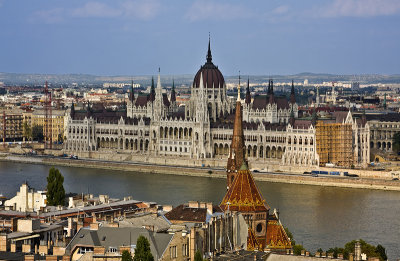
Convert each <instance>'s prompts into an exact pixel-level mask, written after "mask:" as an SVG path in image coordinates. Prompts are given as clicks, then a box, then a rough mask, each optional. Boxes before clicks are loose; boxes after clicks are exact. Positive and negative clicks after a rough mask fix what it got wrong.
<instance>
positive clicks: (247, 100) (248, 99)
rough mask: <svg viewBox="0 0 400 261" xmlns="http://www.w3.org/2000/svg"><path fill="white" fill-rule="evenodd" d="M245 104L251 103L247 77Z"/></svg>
mask: <svg viewBox="0 0 400 261" xmlns="http://www.w3.org/2000/svg"><path fill="white" fill-rule="evenodd" d="M245 102H246V104H250V103H251V94H250V82H249V78H248V77H247V88H246V99H245Z"/></svg>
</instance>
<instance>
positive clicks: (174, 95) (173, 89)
mask: <svg viewBox="0 0 400 261" xmlns="http://www.w3.org/2000/svg"><path fill="white" fill-rule="evenodd" d="M171 102H176V94H175V81H174V79H172V90H171Z"/></svg>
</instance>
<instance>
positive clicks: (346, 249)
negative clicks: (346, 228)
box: [343, 239, 379, 259]
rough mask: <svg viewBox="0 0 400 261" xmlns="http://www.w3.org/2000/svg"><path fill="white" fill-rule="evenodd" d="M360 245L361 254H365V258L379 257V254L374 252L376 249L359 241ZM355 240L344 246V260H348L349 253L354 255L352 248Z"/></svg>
mask: <svg viewBox="0 0 400 261" xmlns="http://www.w3.org/2000/svg"><path fill="white" fill-rule="evenodd" d="M359 241H360V244H361V252H362V253H365V254H366V255H367V257H379V254H378V253H377V252H376V247H375V246H373V245H370V244H368V243H367V242H365V241H364V240H362V239H360V240H359ZM356 242H357V240H353V241H350V242H348V243H346V244H345V245H344V253H343V255H344V258H345V259H348V257H349V253H354V246H355V244H356Z"/></svg>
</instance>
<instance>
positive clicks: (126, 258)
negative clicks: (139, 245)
mask: <svg viewBox="0 0 400 261" xmlns="http://www.w3.org/2000/svg"><path fill="white" fill-rule="evenodd" d="M121 260H122V261H132V260H133V259H132V255H131V253H129V251H128V250H124V251H122V256H121Z"/></svg>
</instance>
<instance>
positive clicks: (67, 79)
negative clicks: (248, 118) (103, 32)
mask: <svg viewBox="0 0 400 261" xmlns="http://www.w3.org/2000/svg"><path fill="white" fill-rule="evenodd" d="M151 77H152V76H151V75H136V76H123V75H121V76H96V75H90V74H18V73H0V82H4V84H5V85H28V86H31V85H43V84H44V82H45V81H48V82H49V83H50V84H51V85H63V84H66V85H70V84H73V83H76V84H79V85H102V84H103V83H105V82H125V83H129V82H131V81H132V80H133V81H134V82H135V83H139V84H142V85H144V86H148V85H150V83H151ZM154 77H155V79H154V80H155V81H157V79H156V77H157V75H154ZM249 77H250V81H251V82H252V83H262V82H267V81H268V79H270V78H272V79H273V80H274V81H276V82H290V81H292V80H294V81H295V82H303V81H304V80H305V79H308V81H309V83H310V84H313V83H322V82H329V81H359V82H361V83H371V84H372V83H400V74H396V75H380V74H363V75H335V74H326V73H322V74H319V73H310V72H304V73H299V74H294V75H271V76H269V75H250V76H249ZM193 78H194V74H193V75H190V74H184V75H162V81H163V84H164V85H171V84H172V79H174V81H175V84H176V85H182V84H185V85H190V84H191V83H192V81H193ZM242 78H244V79H243V81H246V80H247V79H245V77H242ZM246 78H247V77H246ZM237 79H238V76H237V75H235V76H225V80H226V82H228V83H229V82H231V83H235V82H237Z"/></svg>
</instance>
